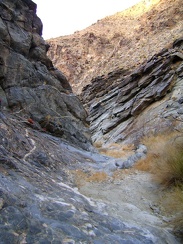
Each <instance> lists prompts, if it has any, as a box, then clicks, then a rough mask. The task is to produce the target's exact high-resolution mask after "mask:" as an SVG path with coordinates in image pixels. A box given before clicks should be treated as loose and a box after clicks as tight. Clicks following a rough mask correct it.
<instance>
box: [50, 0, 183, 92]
mask: <svg viewBox="0 0 183 244" xmlns="http://www.w3.org/2000/svg"><path fill="white" fill-rule="evenodd" d="M119 11H120V9H119ZM182 12H183V5H182V0H175V1H172V0H151V1H141V2H140V3H139V4H137V5H136V6H134V7H132V8H129V9H127V10H125V11H123V12H119V13H117V14H115V15H112V16H108V17H106V18H104V19H101V20H99V21H97V23H95V24H93V25H92V26H90V27H88V28H86V29H85V30H82V31H78V32H75V33H74V34H72V35H69V36H63V37H58V38H54V39H50V40H48V43H49V44H50V49H49V52H48V55H49V57H50V58H51V60H52V61H53V63H54V65H55V66H56V67H57V68H58V69H60V70H61V71H63V72H64V74H65V75H66V77H67V78H68V80H69V82H70V84H71V85H72V87H73V90H74V92H75V93H76V94H80V93H81V91H82V88H83V87H84V86H86V85H87V84H89V83H90V81H91V79H92V78H93V77H96V76H101V75H107V74H108V73H109V72H113V70H116V69H123V70H128V71H131V72H132V71H133V70H134V69H136V67H138V66H139V64H141V63H142V62H144V61H147V60H149V59H150V58H151V57H152V56H153V55H155V54H157V53H158V52H160V51H161V50H162V49H163V48H165V47H167V46H168V45H169V44H170V43H171V42H173V41H174V40H175V39H177V38H179V37H181V35H182V26H183V19H182ZM134 50H135V51H134Z"/></svg>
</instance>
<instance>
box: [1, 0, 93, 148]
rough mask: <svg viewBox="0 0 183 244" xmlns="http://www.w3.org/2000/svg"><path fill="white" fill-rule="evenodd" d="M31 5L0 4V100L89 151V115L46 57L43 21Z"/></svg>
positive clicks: (46, 47)
mask: <svg viewBox="0 0 183 244" xmlns="http://www.w3.org/2000/svg"><path fill="white" fill-rule="evenodd" d="M36 7H37V6H36V4H35V3H33V2H32V1H30V0H27V1H20V0H17V1H10V0H3V1H1V2H0V13H1V18H0V49H1V54H0V84H1V88H0V97H1V101H2V107H3V108H10V109H11V111H13V112H14V113H17V114H19V115H20V116H22V117H23V118H24V119H25V120H26V119H28V118H31V119H32V120H33V121H34V122H35V123H37V124H39V126H40V127H42V128H43V129H46V130H47V131H48V132H51V133H52V134H55V135H56V136H61V137H63V138H65V139H66V140H70V142H72V143H75V144H78V143H79V144H80V146H82V147H83V148H85V149H87V148H90V146H91V144H90V142H89V141H90V134H89V130H88V128H87V124H86V116H87V114H86V111H85V110H84V109H83V106H82V104H81V102H80V100H79V99H78V97H76V96H75V95H74V94H73V93H72V89H71V87H70V85H69V83H68V81H67V79H66V78H65V76H64V75H63V74H62V73H61V72H60V71H59V70H57V69H55V68H54V67H53V65H52V62H51V60H50V59H49V58H48V57H47V54H46V53H47V51H48V44H46V43H45V41H44V40H43V38H42V37H41V34H42V22H41V20H40V19H39V18H38V17H37V15H36Z"/></svg>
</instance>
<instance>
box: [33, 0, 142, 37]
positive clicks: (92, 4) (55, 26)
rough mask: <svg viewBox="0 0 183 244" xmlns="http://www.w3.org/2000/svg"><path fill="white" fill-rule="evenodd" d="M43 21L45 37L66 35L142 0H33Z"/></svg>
mask: <svg viewBox="0 0 183 244" xmlns="http://www.w3.org/2000/svg"><path fill="white" fill-rule="evenodd" d="M33 2H35V3H36V4H37V15H38V16H39V18H41V20H42V22H43V38H44V39H49V38H52V37H59V36H65V35H69V34H73V33H74V32H75V31H79V30H83V29H85V28H86V27H88V26H90V25H92V24H94V23H96V22H97V20H100V19H102V18H104V17H106V16H108V15H113V14H115V13H117V12H120V11H122V10H123V9H125V8H128V7H130V6H132V5H134V4H135V3H137V2H140V0H51V1H50V0H33Z"/></svg>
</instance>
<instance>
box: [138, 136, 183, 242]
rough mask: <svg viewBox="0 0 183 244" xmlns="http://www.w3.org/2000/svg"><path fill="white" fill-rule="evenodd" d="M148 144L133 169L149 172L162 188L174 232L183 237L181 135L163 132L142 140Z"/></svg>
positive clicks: (182, 146)
mask: <svg viewBox="0 0 183 244" xmlns="http://www.w3.org/2000/svg"><path fill="white" fill-rule="evenodd" d="M143 143H144V144H145V145H146V146H147V147H148V154H147V157H146V158H145V159H142V160H140V161H139V162H138V163H137V164H136V166H135V168H136V169H138V170H142V171H149V172H151V173H152V174H153V178H154V180H156V181H157V182H158V183H159V184H160V185H161V186H162V187H163V196H164V197H163V198H162V201H161V202H162V205H163V208H164V211H166V213H167V214H168V215H169V216H172V215H173V216H174V217H173V218H171V222H172V224H173V225H174V226H175V231H176V232H177V233H178V234H179V235H181V237H183V134H182V133H181V134H180V133H165V134H159V135H156V136H148V137H146V138H144V139H143Z"/></svg>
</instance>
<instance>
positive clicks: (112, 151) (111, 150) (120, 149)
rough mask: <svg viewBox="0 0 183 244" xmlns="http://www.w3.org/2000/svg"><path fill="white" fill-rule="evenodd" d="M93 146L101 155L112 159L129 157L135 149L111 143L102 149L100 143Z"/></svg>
mask: <svg viewBox="0 0 183 244" xmlns="http://www.w3.org/2000/svg"><path fill="white" fill-rule="evenodd" d="M94 145H95V147H96V148H97V149H98V151H99V152H100V153H101V154H104V155H106V156H109V157H114V158H121V157H129V156H130V155H131V154H132V153H133V150H134V148H135V147H134V145H133V144H128V145H121V144H117V143H111V144H108V145H106V146H105V147H104V146H102V144H101V143H100V142H97V143H95V144H94Z"/></svg>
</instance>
